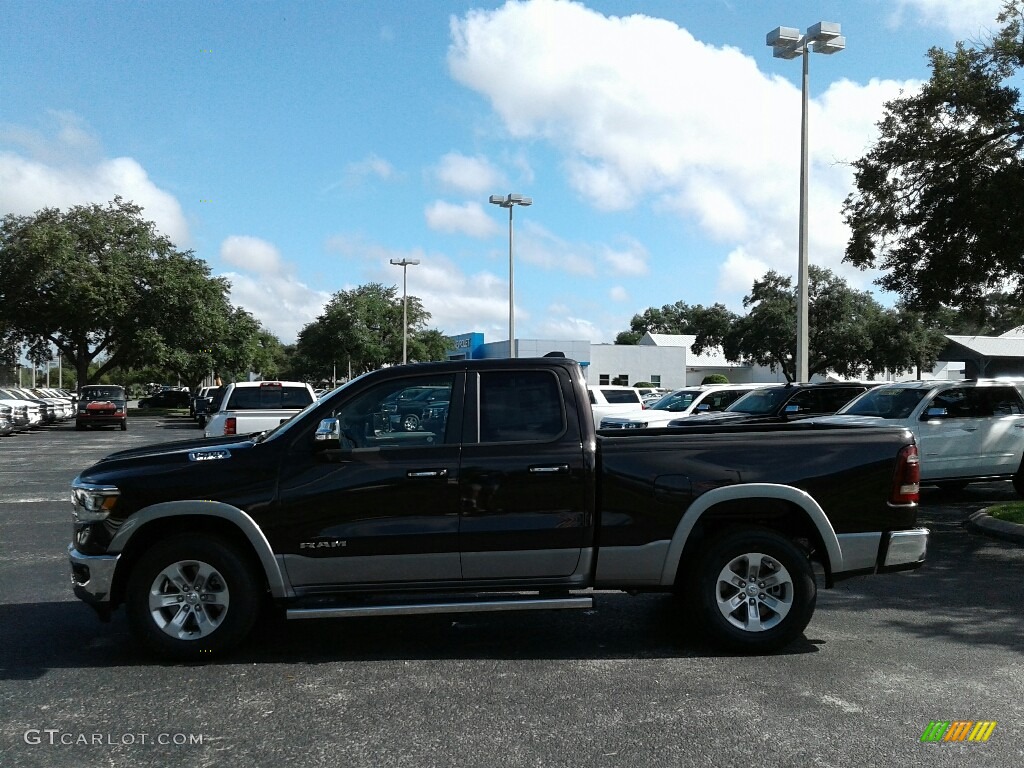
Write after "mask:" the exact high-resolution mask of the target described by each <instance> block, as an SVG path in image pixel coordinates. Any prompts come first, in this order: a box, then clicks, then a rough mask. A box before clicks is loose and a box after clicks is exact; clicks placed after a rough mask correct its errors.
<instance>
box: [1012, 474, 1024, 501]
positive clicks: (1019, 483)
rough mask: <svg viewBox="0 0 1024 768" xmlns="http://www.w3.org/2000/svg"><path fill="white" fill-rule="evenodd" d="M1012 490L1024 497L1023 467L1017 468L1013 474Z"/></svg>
mask: <svg viewBox="0 0 1024 768" xmlns="http://www.w3.org/2000/svg"><path fill="white" fill-rule="evenodd" d="M1013 490H1015V491H1016V492H1017V495H1018V496H1021V497H1024V468H1022V469H1020V470H1017V474H1016V475H1014V476H1013Z"/></svg>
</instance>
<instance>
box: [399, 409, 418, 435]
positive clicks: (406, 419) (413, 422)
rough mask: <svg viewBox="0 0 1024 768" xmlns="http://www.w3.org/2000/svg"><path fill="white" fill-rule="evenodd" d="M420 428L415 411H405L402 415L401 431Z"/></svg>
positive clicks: (411, 430) (412, 430)
mask: <svg viewBox="0 0 1024 768" xmlns="http://www.w3.org/2000/svg"><path fill="white" fill-rule="evenodd" d="M419 428H420V417H419V416H417V415H416V414H415V413H407V414H405V415H404V416H403V417H402V431H403V432H415V431H416V430H417V429H419Z"/></svg>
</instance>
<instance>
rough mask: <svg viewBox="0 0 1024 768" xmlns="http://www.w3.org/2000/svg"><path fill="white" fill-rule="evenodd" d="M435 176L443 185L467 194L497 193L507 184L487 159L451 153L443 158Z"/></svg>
mask: <svg viewBox="0 0 1024 768" xmlns="http://www.w3.org/2000/svg"><path fill="white" fill-rule="evenodd" d="M435 175H436V176H437V178H438V180H439V181H440V182H441V183H442V184H446V185H447V186H449V187H451V188H452V189H455V190H457V191H459V192H464V193H467V194H480V195H483V194H486V193H488V192H497V191H500V190H497V189H496V187H498V186H504V185H505V184H506V182H505V179H504V177H503V176H502V174H501V172H500V171H499V170H498V169H497V168H495V167H494V166H493V165H492V164H491V162H490V161H489V160H488V159H487V158H485V157H480V156H477V157H468V156H467V155H463V154H461V153H459V152H449V153H448V154H447V155H445V156H444V157H442V158H441V160H440V162H439V163H438V164H437V168H436V169H435Z"/></svg>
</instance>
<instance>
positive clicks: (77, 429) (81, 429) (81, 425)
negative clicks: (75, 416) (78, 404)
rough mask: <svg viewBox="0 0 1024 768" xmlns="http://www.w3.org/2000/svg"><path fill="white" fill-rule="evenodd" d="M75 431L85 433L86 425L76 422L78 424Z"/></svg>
mask: <svg viewBox="0 0 1024 768" xmlns="http://www.w3.org/2000/svg"><path fill="white" fill-rule="evenodd" d="M75 431H76V432H83V431H85V424H79V423H78V422H77V421H76V422H75Z"/></svg>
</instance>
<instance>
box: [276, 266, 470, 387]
mask: <svg viewBox="0 0 1024 768" xmlns="http://www.w3.org/2000/svg"><path fill="white" fill-rule="evenodd" d="M408 302H409V307H408V319H409V330H408V351H407V358H408V361H409V362H410V363H414V362H426V361H429V360H443V359H444V356H445V352H446V351H447V350H448V348H449V346H450V344H449V340H448V338H447V337H445V336H444V334H442V333H441V332H440V331H437V330H432V329H428V328H427V321H428V320H429V319H430V313H429V312H427V311H426V310H425V309H424V308H423V303H422V302H421V301H420V300H419V299H418V298H416V297H415V296H409V297H408ZM295 357H296V360H295V365H296V366H297V367H299V368H301V369H302V370H303V372H304V373H305V374H306V375H307V376H309V377H310V378H315V379H321V380H328V379H331V378H332V376H333V375H334V372H335V370H337V371H348V369H349V365H351V369H352V373H353V374H360V373H364V372H366V371H371V370H374V369H376V368H380V367H381V366H384V365H394V364H396V363H401V362H402V296H401V295H400V294H399V293H398V288H397V287H395V286H385V285H382V284H380V283H368V284H366V285H361V286H359V287H357V288H354V289H352V290H349V291H339V292H338V293H336V294H334V296H332V297H331V300H330V301H329V302H328V303H327V306H325V307H324V311H323V313H321V314H320V316H319V317H317V319H316V320H314V321H313V322H312V323H310V324H308V325H307V326H305V327H304V328H303V329H302V330H301V331H300V332H299V336H298V341H297V343H296V345H295Z"/></svg>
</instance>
